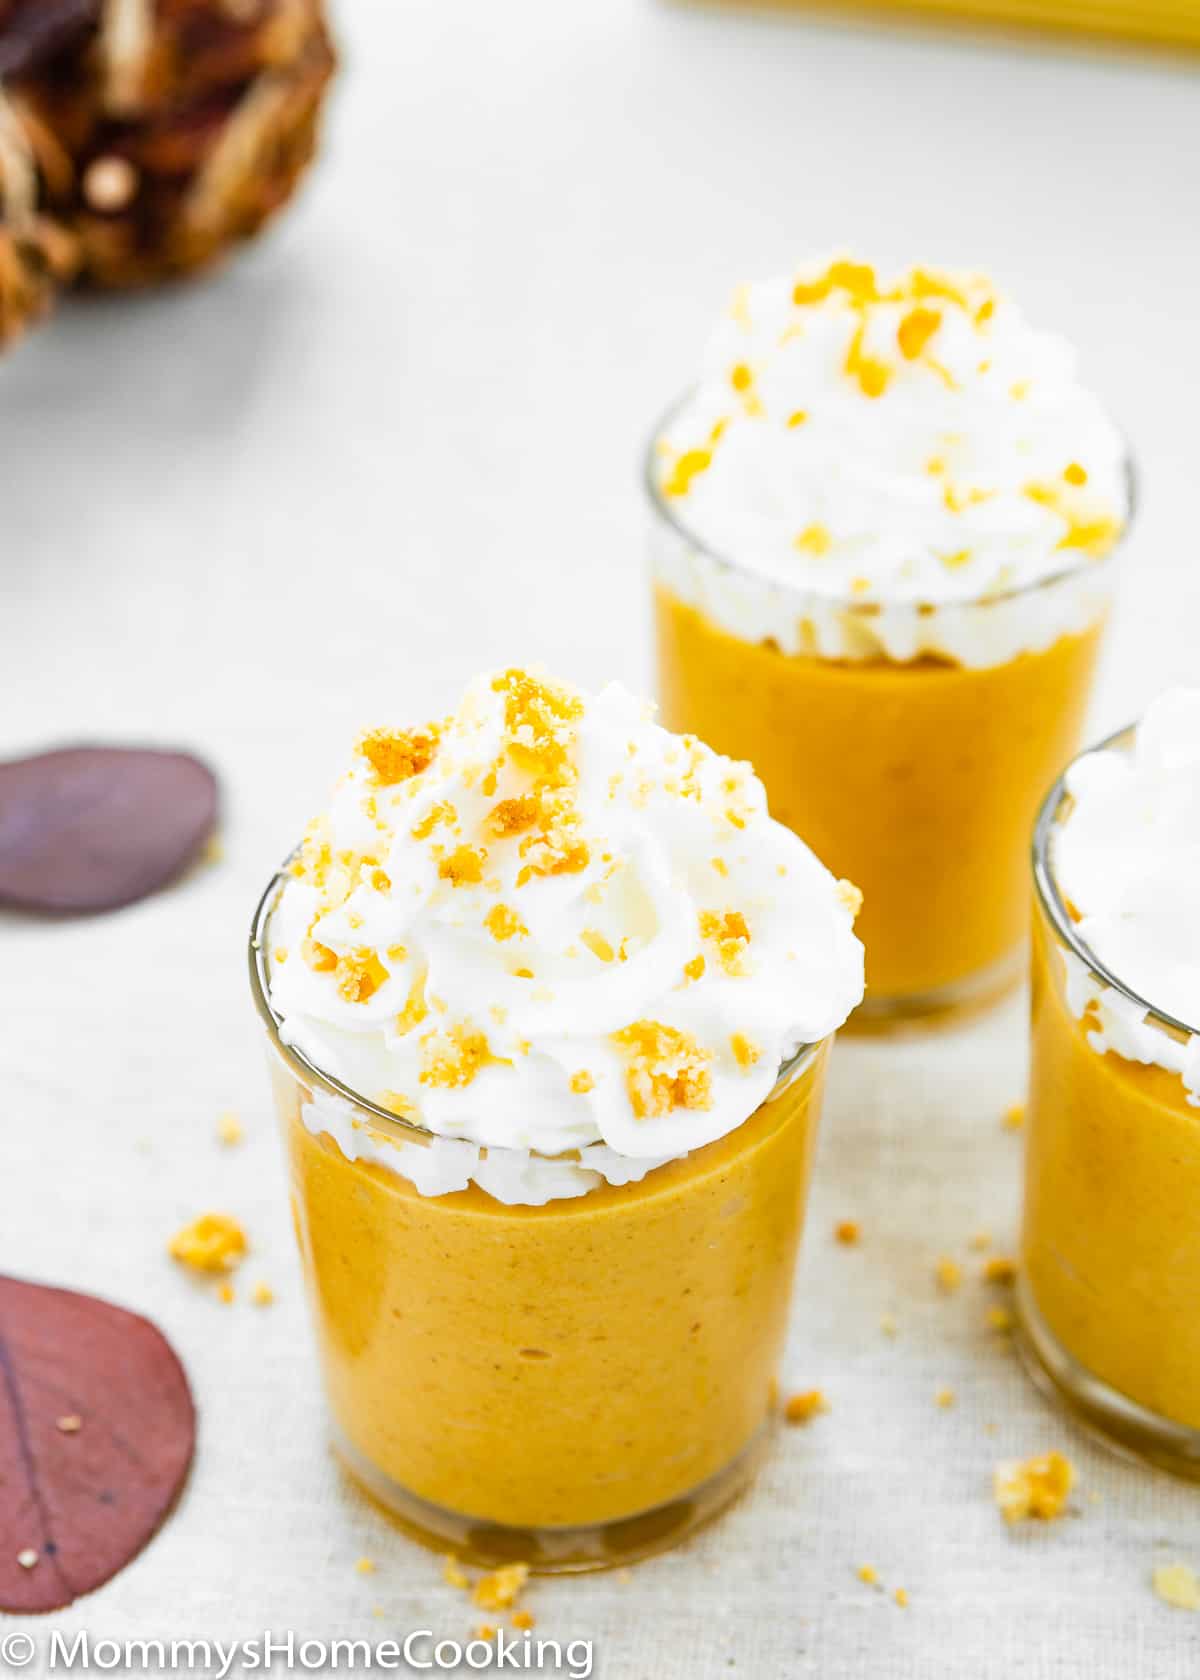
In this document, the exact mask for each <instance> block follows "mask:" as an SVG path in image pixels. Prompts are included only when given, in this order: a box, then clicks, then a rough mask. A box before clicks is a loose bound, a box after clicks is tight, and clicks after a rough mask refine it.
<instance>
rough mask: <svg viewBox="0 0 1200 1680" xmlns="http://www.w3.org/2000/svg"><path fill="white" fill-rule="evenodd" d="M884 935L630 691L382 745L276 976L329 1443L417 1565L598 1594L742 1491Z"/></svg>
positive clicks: (311, 839)
mask: <svg viewBox="0 0 1200 1680" xmlns="http://www.w3.org/2000/svg"><path fill="white" fill-rule="evenodd" d="M857 903H858V894H857V893H856V891H855V890H854V889H853V888H852V887H851V886H850V885H849V883H847V882H838V881H836V880H835V879H834V878H833V876H832V875H830V874H829V873H828V872H827V871H826V869H825V868H824V867H823V866H822V865H821V864H820V863H819V862H818V861H817V859H816V858H815V857H814V855H813V854H812V853H811V852H810V851H809V850H808V848H807V847H806V846H805V845H804V844H803V843H802V842H801V841H800V840H799V839H798V838H797V837H796V835H795V834H793V833H792V832H791V831H790V830H789V829H787V828H785V827H784V826H783V825H782V824H780V823H777V822H775V821H773V820H772V818H771V817H770V816H769V815H768V812H767V806H766V799H765V796H764V793H763V789H762V784H761V783H760V782H759V781H758V780H757V778H756V777H755V776H754V774H753V772H752V771H751V770H750V767H749V766H748V765H745V764H735V763H732V762H731V761H730V760H728V759H725V758H721V757H719V756H718V755H717V754H715V753H713V752H711V751H710V750H709V749H708V748H707V747H705V746H703V745H701V744H700V742H698V741H697V740H695V739H694V738H692V737H677V736H673V735H670V734H668V733H667V731H666V730H664V729H661V728H659V727H658V726H657V725H656V724H655V723H654V722H653V721H652V716H651V709H650V708H647V707H645V706H643V705H641V704H640V703H638V702H636V701H635V700H633V699H632V698H631V696H629V695H628V694H626V693H625V691H624V690H622V689H619V688H617V687H610V688H607V689H605V690H604V692H603V693H602V694H600V695H598V696H596V697H594V698H593V697H589V696H586V695H583V694H581V693H579V692H577V691H576V690H574V689H572V688H568V687H566V686H563V685H558V684H555V683H551V682H549V681H547V680H545V679H543V678H540V677H536V676H532V675H530V674H528V673H526V672H524V671H516V670H510V671H505V672H502V673H499V674H498V675H496V676H494V677H486V678H481V679H479V680H478V681H476V682H475V683H473V684H472V685H471V686H470V687H469V688H468V690H467V692H466V694H465V695H464V697H463V699H462V701H461V703H460V705H459V707H458V709H457V711H456V712H455V713H454V714H453V716H451V717H449V718H446V719H444V720H442V721H440V722H438V723H432V724H428V725H425V726H423V727H421V728H419V729H407V730H392V729H384V730H377V731H375V732H373V733H370V734H368V735H365V736H364V737H363V738H362V740H361V741H360V743H359V746H358V749H357V752H356V754H355V757H354V760H353V763H352V766H351V768H350V770H349V771H348V772H347V774H346V775H345V777H344V778H343V780H342V781H341V783H340V784H339V786H338V788H337V790H336V792H335V794H334V796H333V800H332V803H331V804H330V806H329V808H328V810H327V811H326V812H325V813H324V814H323V815H322V816H321V817H319V818H318V819H317V820H316V821H315V822H314V823H313V824H312V825H311V826H310V828H309V831H308V833H307V835H306V837H305V840H304V843H303V845H302V846H301V847H300V849H299V850H298V852H297V854H296V856H295V858H294V859H293V861H292V862H291V864H290V866H289V867H288V869H287V870H286V871H285V872H284V873H283V874H282V875H281V876H280V877H279V878H278V879H277V880H276V881H275V882H273V883H272V885H271V886H270V887H269V888H268V891H267V893H266V895H265V896H264V899H263V903H262V905H261V906H260V910H259V915H258V918H257V921H256V925H255V937H254V945H253V949H252V963H251V970H252V984H253V987H254V991H255V996H256V1000H257V1002H258V1006H259V1010H260V1013H261V1015H262V1017H263V1020H264V1023H265V1025H266V1027H267V1030H268V1035H269V1040H270V1045H271V1051H272V1068H273V1077H274V1082H275V1090H276V1095H277V1100H278V1109H279V1115H280V1120H281V1124H282V1127H283V1133H284V1140H285V1146H286V1151H287V1156H288V1161H289V1167H290V1177H291V1192H292V1208H293V1213H294V1216H295V1223H296V1231H297V1236H298V1240H299V1244H300V1250H301V1255H302V1259H303V1264H304V1270H305V1275H306V1279H307V1284H308V1290H309V1297H310V1303H311V1307H312V1313H313V1318H314V1322H315V1325H316V1332H317V1343H318V1348H319V1352H320V1358H321V1365H322V1370H323V1374H324V1379H325V1386H326V1391H327V1394H328V1398H329V1404H330V1409H331V1413H332V1419H333V1429H334V1437H335V1441H336V1444H337V1446H338V1449H339V1451H340V1452H341V1454H342V1456H343V1458H344V1460H345V1461H346V1463H347V1464H348V1465H349V1466H350V1468H351V1469H352V1471H353V1472H354V1473H355V1474H356V1475H357V1476H358V1477H359V1478H360V1480H361V1481H362V1482H364V1483H365V1485H366V1486H367V1487H368V1488H369V1489H370V1490H371V1492H372V1493H373V1494H375V1496H376V1497H377V1498H378V1499H380V1500H381V1501H382V1503H383V1504H385V1505H386V1506H388V1507H389V1508H390V1509H391V1510H392V1511H393V1512H394V1513H395V1514H396V1515H397V1516H399V1517H400V1518H401V1519H402V1520H403V1521H404V1522H405V1523H407V1524H408V1525H409V1526H410V1527H412V1528H413V1529H415V1530H416V1531H418V1533H420V1534H421V1535H423V1536H425V1537H426V1538H430V1539H432V1540H433V1541H435V1542H436V1543H437V1544H438V1545H440V1546H442V1547H447V1546H449V1547H452V1548H453V1549H455V1550H456V1551H458V1552H460V1553H462V1554H464V1555H469V1556H470V1557H472V1558H474V1559H476V1560H477V1561H481V1562H488V1563H492V1562H496V1561H504V1560H506V1559H513V1558H520V1559H523V1560H525V1561H527V1562H531V1563H532V1564H533V1566H534V1567H535V1568H543V1569H578V1568H588V1567H596V1566H599V1565H603V1564H608V1563H613V1562H618V1561H621V1560H622V1559H623V1558H626V1557H629V1556H636V1555H639V1554H641V1553H644V1552H647V1551H652V1550H655V1549H657V1548H658V1547H661V1546H663V1545H666V1544H669V1543H671V1542H673V1541H674V1540H676V1539H678V1538H680V1537H681V1536H682V1535H683V1534H685V1533H687V1532H688V1531H689V1530H690V1529H691V1528H692V1527H694V1526H695V1525H696V1524H697V1523H698V1522H700V1521H702V1520H703V1519H704V1518H705V1517H707V1516H709V1515H711V1514H712V1513H713V1512H714V1511H715V1510H717V1509H718V1508H719V1507H720V1506H721V1505H722V1504H723V1503H725V1502H726V1501H727V1500H728V1499H729V1498H731V1497H732V1496H733V1494H735V1493H736V1492H737V1491H738V1490H739V1488H740V1487H741V1486H743V1485H744V1484H745V1482H746V1480H747V1479H748V1476H749V1474H750V1471H751V1469H752V1468H753V1465H754V1463H755V1460H756V1456H757V1453H758V1449H759V1446H760V1444H761V1442H762V1439H763V1434H764V1430H765V1427H766V1424H767V1422H768V1419H769V1417H770V1415H771V1411H772V1401H773V1395H774V1385H775V1372H776V1367H777V1364H778V1360H779V1357H780V1353H781V1349H782V1345H783V1337H784V1332H785V1327H786V1322H787V1315H788V1304H789V1299H790V1293H791V1281H792V1272H793V1267H794V1263H795V1257H796V1250H797V1245H798V1241H799V1236H800V1229H801V1224H802V1221H803V1213H804V1204H805V1196H806V1190H807V1183H808V1175H809V1170H810V1167H811V1163H812V1151H813V1145H814V1141H815V1136H816V1125H817V1116H818V1112H819V1108H820V1099H821V1087H822V1080H823V1075H824V1068H825V1060H826V1054H827V1050H828V1045H829V1042H830V1039H831V1037H832V1035H833V1033H834V1032H835V1031H836V1029H837V1027H838V1026H840V1024H841V1023H842V1021H843V1020H845V1018H846V1016H847V1015H848V1014H849V1012H850V1011H851V1009H853V1008H854V1006H855V1005H856V1004H857V1002H858V1001H859V999H860V998H861V996H862V948H861V946H860V945H859V943H858V940H857V939H856V938H855V936H854V933H853V931H852V923H853V917H854V912H855V910H856V908H857Z"/></svg>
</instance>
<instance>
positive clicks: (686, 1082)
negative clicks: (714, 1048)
mask: <svg viewBox="0 0 1200 1680" xmlns="http://www.w3.org/2000/svg"><path fill="white" fill-rule="evenodd" d="M612 1038H613V1043H614V1044H615V1045H616V1046H617V1049H618V1050H620V1051H621V1052H622V1053H623V1054H624V1056H625V1058H626V1062H627V1067H626V1071H625V1088H626V1090H627V1091H628V1093H629V1102H630V1105H631V1107H632V1109H633V1112H634V1114H635V1115H636V1116H637V1118H638V1119H639V1120H644V1119H646V1118H647V1117H648V1116H652V1117H655V1118H657V1117H659V1116H661V1115H664V1114H670V1113H672V1111H673V1110H675V1109H677V1108H694V1109H705V1108H711V1107H712V1076H711V1075H710V1073H709V1071H708V1063H709V1062H710V1061H711V1060H712V1056H711V1053H710V1052H709V1051H707V1050H703V1049H701V1047H700V1046H699V1045H698V1044H697V1043H696V1041H695V1039H693V1038H691V1037H690V1036H689V1035H688V1034H687V1033H685V1032H680V1031H679V1030H678V1029H677V1028H675V1027H668V1026H664V1025H663V1023H662V1022H661V1021H634V1022H633V1023H632V1024H631V1025H630V1026H628V1027H623V1028H622V1029H621V1031H620V1032H616V1033H614V1034H613V1035H612Z"/></svg>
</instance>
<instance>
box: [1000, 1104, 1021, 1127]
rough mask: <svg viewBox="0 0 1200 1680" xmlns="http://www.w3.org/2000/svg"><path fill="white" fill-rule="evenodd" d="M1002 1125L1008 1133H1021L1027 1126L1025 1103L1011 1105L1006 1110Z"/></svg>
mask: <svg viewBox="0 0 1200 1680" xmlns="http://www.w3.org/2000/svg"><path fill="white" fill-rule="evenodd" d="M1000 1124H1001V1125H1002V1126H1003V1127H1004V1130H1005V1131H1006V1132H1019V1131H1020V1130H1021V1127H1022V1126H1023V1125H1024V1124H1025V1104H1024V1103H1023V1102H1017V1103H1010V1104H1009V1105H1008V1107H1007V1108H1006V1109H1005V1110H1004V1114H1003V1116H1002V1118H1001V1121H1000Z"/></svg>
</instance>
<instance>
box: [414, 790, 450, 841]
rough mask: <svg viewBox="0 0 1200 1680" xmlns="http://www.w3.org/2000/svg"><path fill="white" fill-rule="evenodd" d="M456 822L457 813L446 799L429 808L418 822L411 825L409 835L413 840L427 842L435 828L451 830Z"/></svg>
mask: <svg viewBox="0 0 1200 1680" xmlns="http://www.w3.org/2000/svg"><path fill="white" fill-rule="evenodd" d="M457 821H458V812H457V811H456V810H455V809H454V806H453V805H451V803H450V801H449V800H448V799H441V800H439V801H438V803H437V804H436V805H431V806H430V808H429V810H428V811H426V813H425V815H424V816H423V817H422V818H421V820H420V822H419V823H415V824H414V825H413V827H412V829H411V830H410V833H411V834H412V837H413V839H414V840H428V838H429V836H430V835H431V834H432V833H433V831H434V829H435V828H440V827H442V826H445V827H446V828H453V827H454V825H455V823H456V822H457Z"/></svg>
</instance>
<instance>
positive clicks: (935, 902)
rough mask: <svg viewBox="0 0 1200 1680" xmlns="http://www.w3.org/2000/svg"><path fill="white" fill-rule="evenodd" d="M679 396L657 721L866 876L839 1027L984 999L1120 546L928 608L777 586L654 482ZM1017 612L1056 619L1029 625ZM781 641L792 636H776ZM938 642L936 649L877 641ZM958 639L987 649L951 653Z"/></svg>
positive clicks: (666, 532) (1010, 924)
mask: <svg viewBox="0 0 1200 1680" xmlns="http://www.w3.org/2000/svg"><path fill="white" fill-rule="evenodd" d="M689 401H690V394H689V396H686V397H685V398H684V399H683V401H682V402H680V403H679V404H677V405H675V406H674V407H673V408H672V409H671V411H670V412H669V413H668V414H667V415H666V416H665V417H664V419H663V421H662V422H661V424H660V425H659V427H658V428H657V429H656V431H655V435H654V439H653V440H652V442H651V446H650V449H649V451H648V453H647V457H646V470H645V482H646V488H647V492H648V494H649V498H650V505H651V509H652V512H653V522H652V533H651V569H652V576H653V585H654V614H655V626H656V642H657V661H658V688H659V699H660V703H661V712H662V721H663V723H664V724H665V725H666V726H667V728H668V729H672V730H676V731H688V732H690V733H692V734H695V735H698V736H700V738H701V739H702V740H704V741H706V742H708V743H709V745H711V746H712V747H714V748H715V749H716V750H717V751H718V752H721V753H725V754H727V755H729V756H731V757H734V758H746V759H750V760H751V761H752V763H753V764H754V767H755V769H756V771H757V772H758V774H759V775H760V776H761V778H762V780H763V782H764V783H765V784H766V788H767V793H768V796H769V798H770V802H771V812H772V815H774V816H776V817H778V818H779V819H780V820H781V821H782V822H785V823H786V824H787V825H788V826H789V827H790V828H793V829H795V830H796V831H797V833H800V834H802V835H803V836H804V838H805V840H806V841H807V842H808V844H809V845H811V847H812V848H813V850H814V851H815V852H816V854H817V856H818V857H820V858H821V859H822V860H823V861H824V862H825V863H826V864H827V865H828V866H829V868H830V869H832V870H833V871H834V872H835V873H836V874H839V875H846V876H848V877H849V878H850V879H851V880H852V881H854V882H855V884H856V885H857V886H858V887H859V888H860V889H861V890H862V893H863V908H862V912H861V914H860V916H859V918H858V922H857V931H858V933H859V936H860V938H861V939H862V942H863V944H864V945H865V947H866V951H867V996H866V999H865V1000H864V1002H863V1003H862V1004H861V1005H860V1006H859V1008H858V1009H857V1010H856V1012H855V1014H854V1015H853V1016H852V1017H851V1020H850V1025H851V1026H860V1027H862V1026H870V1025H871V1024H873V1023H882V1024H886V1023H888V1022H891V1021H898V1020H903V1019H905V1018H908V1017H920V1016H931V1015H940V1014H943V1013H945V1012H950V1011H958V1010H960V1009H969V1008H971V1007H974V1006H977V1005H981V1004H985V1003H987V1002H989V1001H991V1000H992V999H993V998H994V997H996V996H998V995H999V994H1000V993H1002V992H1003V991H1005V990H1006V989H1007V988H1008V987H1009V985H1011V984H1012V983H1013V982H1015V981H1016V980H1017V979H1018V978H1019V976H1020V974H1021V973H1022V970H1023V967H1024V962H1025V942H1026V937H1027V932H1028V879H1027V873H1026V871H1027V862H1026V847H1027V844H1028V835H1029V832H1030V829H1031V827H1032V825H1033V821H1034V818H1035V816H1036V813H1037V809H1038V802H1039V800H1040V798H1041V797H1042V793H1043V791H1044V789H1045V787H1046V785H1047V783H1048V782H1049V781H1050V780H1052V778H1053V777H1054V776H1056V775H1057V774H1058V772H1059V771H1060V770H1061V769H1062V767H1063V765H1064V764H1065V763H1066V762H1067V760H1068V759H1069V758H1070V757H1071V756H1072V754H1073V753H1074V752H1075V750H1076V749H1077V747H1078V743H1079V738H1080V734H1081V730H1082V725H1083V719H1084V714H1085V711H1086V707H1087V702H1088V697H1089V694H1090V691H1091V686H1092V678H1093V675H1094V672H1095V667H1096V663H1097V656H1098V654H1099V651H1100V644H1101V640H1102V637H1103V633H1104V627H1105V621H1106V619H1107V616H1108V610H1109V604H1110V600H1111V596H1112V589H1113V582H1114V571H1115V554H1116V550H1112V551H1110V552H1109V553H1108V554H1106V555H1105V556H1103V557H1102V558H1099V559H1096V558H1090V557H1087V556H1085V555H1082V554H1081V555H1080V556H1079V558H1078V559H1077V560H1076V561H1075V562H1074V563H1073V564H1069V565H1066V566H1064V568H1063V570H1062V571H1060V572H1058V573H1056V574H1054V575H1053V576H1051V577H1049V578H1044V579H1042V580H1040V581H1038V582H1036V583H1033V584H1030V585H1028V586H1027V587H1024V588H1021V589H1015V590H1012V591H1009V592H1007V593H992V594H989V595H986V596H983V597H981V598H979V599H977V600H973V601H957V602H951V603H943V604H940V605H939V604H934V603H924V602H891V603H884V604H883V605H882V607H881V605H880V604H878V603H874V602H869V603H864V602H856V601H854V600H852V599H849V598H845V599H837V598H833V597H831V596H827V595H817V594H815V593H813V592H811V591H808V590H805V589H804V588H803V587H797V588H795V589H793V588H791V587H789V586H785V585H781V584H779V583H777V582H775V581H774V580H768V579H765V578H763V577H761V576H758V575H756V574H755V573H754V572H753V568H752V567H750V566H749V565H748V564H746V563H745V561H744V560H743V559H742V558H740V557H739V556H738V555H736V554H720V553H717V552H715V551H714V550H712V549H711V548H710V547H708V546H707V545H706V544H705V543H704V542H703V541H701V539H700V538H698V537H697V536H696V535H694V534H693V533H692V532H691V531H690V530H689V529H688V527H687V525H686V523H685V521H684V520H683V519H682V518H681V516H680V515H679V514H678V513H677V512H676V510H675V509H674V508H673V507H672V506H671V505H670V502H669V501H668V500H667V498H666V497H665V495H664V494H663V491H662V488H661V485H660V483H659V471H660V469H659V456H658V440H659V439H660V438H661V437H662V436H663V435H664V434H665V433H666V432H667V430H668V428H669V427H670V425H671V422H672V420H673V418H674V417H675V415H676V414H677V413H678V412H679V411H680V410H681V409H682V408H684V407H685V406H686V405H687V403H688V402H689ZM743 590H749V591H751V592H752V595H751V597H750V599H752V603H753V604H752V605H751V606H750V607H749V608H748V609H747V606H746V597H743V595H742V591H743ZM739 601H740V603H741V604H740V605H739V604H738V603H739ZM714 603H715V604H717V605H718V606H719V608H720V609H721V610H720V614H719V615H718V613H717V612H716V611H714V610H713V604H714ZM884 615H886V632H883V633H881V631H882V627H883V623H884ZM730 618H732V619H735V620H736V619H739V618H740V619H741V621H742V629H741V630H739V631H734V630H733V629H731V628H730V627H729V622H728V621H729V619H730ZM722 620H724V622H722ZM1031 624H1036V625H1049V626H1052V629H1051V630H1050V632H1049V634H1048V635H1046V634H1041V635H1039V634H1037V633H1035V634H1034V635H1033V637H1032V639H1031V638H1030V626H1031ZM772 625H774V627H775V630H776V632H777V635H773V634H772ZM785 627H786V634H783V632H784V630H785ZM793 640H795V641H798V643H799V645H800V647H801V648H802V649H804V650H806V651H800V652H796V653H791V652H785V651H783V649H782V648H781V646H780V642H781V641H786V642H789V643H790V642H792V641H793ZM934 640H936V641H937V642H938V644H939V645H940V646H943V647H944V648H945V649H946V650H947V651H946V652H945V653H944V654H941V653H939V654H937V655H934V654H930V653H928V652H915V653H914V654H913V656H912V657H909V658H899V657H896V656H895V654H894V653H891V652H889V651H888V648H889V647H895V646H897V645H899V646H900V647H912V648H914V649H920V648H925V647H928V646H929V644H930V642H931V641H934ZM968 640H969V641H970V642H971V643H972V645H973V646H974V647H976V648H978V647H980V646H983V647H985V648H987V649H988V650H989V651H988V656H987V660H986V662H985V663H982V664H979V663H975V662H972V663H966V662H964V661H963V660H961V659H959V658H957V657H955V656H954V654H953V651H952V650H954V649H955V648H956V647H958V646H960V645H962V644H963V643H965V642H966V641H968ZM830 646H836V648H837V650H838V652H837V656H836V657H831V656H830V655H829V654H828V653H827V652H825V651H821V650H823V649H827V648H829V647H830ZM814 722H815V725H816V726H815V727H814V726H813V725H814Z"/></svg>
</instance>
